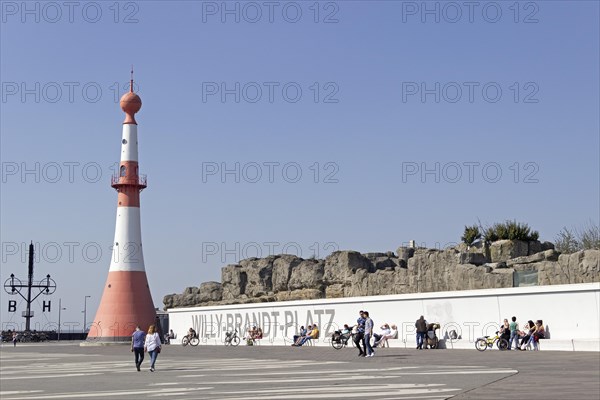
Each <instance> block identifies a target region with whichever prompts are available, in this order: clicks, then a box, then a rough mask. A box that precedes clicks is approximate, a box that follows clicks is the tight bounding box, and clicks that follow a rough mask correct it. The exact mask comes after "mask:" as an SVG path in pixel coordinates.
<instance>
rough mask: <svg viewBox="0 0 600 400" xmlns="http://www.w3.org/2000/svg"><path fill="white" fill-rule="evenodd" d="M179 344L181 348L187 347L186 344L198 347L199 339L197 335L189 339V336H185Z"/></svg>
mask: <svg viewBox="0 0 600 400" xmlns="http://www.w3.org/2000/svg"><path fill="white" fill-rule="evenodd" d="M181 344H182V345H183V346H187V345H188V344H189V345H190V346H198V345H199V344H200V339H199V338H198V335H195V336H194V337H192V338H190V335H185V336H184V337H183V339H181Z"/></svg>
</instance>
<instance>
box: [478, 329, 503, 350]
mask: <svg viewBox="0 0 600 400" xmlns="http://www.w3.org/2000/svg"><path fill="white" fill-rule="evenodd" d="M494 345H496V346H497V347H498V350H500V351H503V350H506V349H508V340H506V339H502V338H501V337H500V336H499V335H498V331H496V336H493V337H490V336H484V337H482V338H479V339H477V340H476V341H475V348H476V349H477V350H478V351H485V350H487V349H488V348H490V349H491V348H492V347H494Z"/></svg>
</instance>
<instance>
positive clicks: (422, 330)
mask: <svg viewBox="0 0 600 400" xmlns="http://www.w3.org/2000/svg"><path fill="white" fill-rule="evenodd" d="M415 328H417V350H423V340H424V339H425V335H427V321H425V318H424V317H423V316H422V315H421V318H419V319H418V320H417V322H415Z"/></svg>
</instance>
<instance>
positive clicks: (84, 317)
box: [82, 296, 92, 333]
mask: <svg viewBox="0 0 600 400" xmlns="http://www.w3.org/2000/svg"><path fill="white" fill-rule="evenodd" d="M91 297H92V296H85V297H84V299H83V311H82V313H83V333H85V324H86V322H87V299H89V298H91Z"/></svg>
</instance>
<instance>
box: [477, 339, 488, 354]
mask: <svg viewBox="0 0 600 400" xmlns="http://www.w3.org/2000/svg"><path fill="white" fill-rule="evenodd" d="M487 347H488V345H487V340H485V339H477V341H476V342H475V348H476V349H477V350H479V351H485V349H487Z"/></svg>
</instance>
